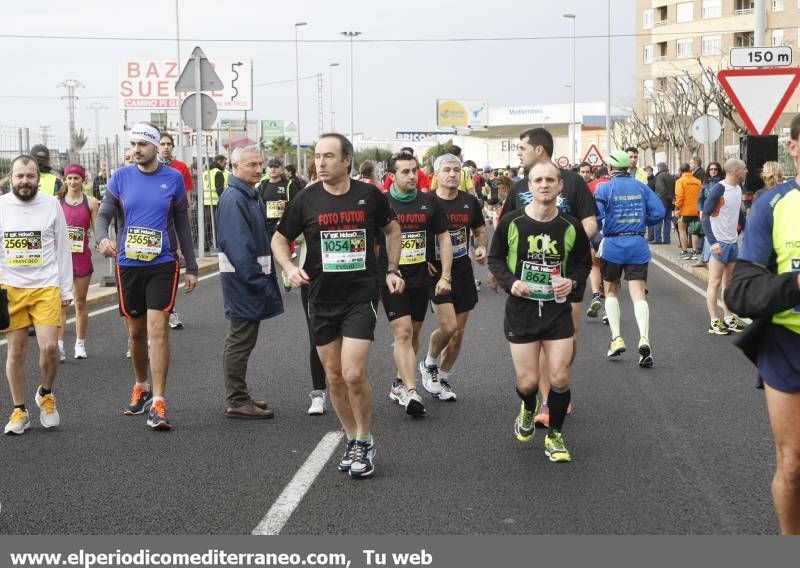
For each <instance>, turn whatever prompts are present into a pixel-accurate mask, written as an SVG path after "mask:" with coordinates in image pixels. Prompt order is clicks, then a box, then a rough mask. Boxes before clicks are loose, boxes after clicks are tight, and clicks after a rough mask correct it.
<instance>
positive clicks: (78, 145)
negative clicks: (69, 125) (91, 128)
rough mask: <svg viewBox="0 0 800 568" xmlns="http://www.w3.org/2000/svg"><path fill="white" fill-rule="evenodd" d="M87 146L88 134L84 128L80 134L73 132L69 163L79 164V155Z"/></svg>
mask: <svg viewBox="0 0 800 568" xmlns="http://www.w3.org/2000/svg"><path fill="white" fill-rule="evenodd" d="M84 146H86V134H85V133H84V132H83V128H81V130H80V132H78V131H73V132H72V136H71V137H70V144H69V161H70V162H72V163H73V164H74V163H77V162H78V161H80V160H79V158H78V154H79V153H80V151H81V150H83V147H84Z"/></svg>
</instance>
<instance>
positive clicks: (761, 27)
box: [753, 0, 767, 47]
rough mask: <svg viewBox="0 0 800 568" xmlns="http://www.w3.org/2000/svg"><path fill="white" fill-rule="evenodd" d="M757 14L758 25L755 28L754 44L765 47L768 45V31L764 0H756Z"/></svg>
mask: <svg viewBox="0 0 800 568" xmlns="http://www.w3.org/2000/svg"><path fill="white" fill-rule="evenodd" d="M755 15H756V25H755V29H754V30H753V45H754V46H755V47H764V46H765V45H766V40H765V36H766V35H767V32H766V24H765V19H766V8H765V7H764V0H755Z"/></svg>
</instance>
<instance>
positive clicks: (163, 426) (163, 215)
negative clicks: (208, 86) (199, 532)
mask: <svg viewBox="0 0 800 568" xmlns="http://www.w3.org/2000/svg"><path fill="white" fill-rule="evenodd" d="M160 134H161V133H160V132H159V130H158V128H156V127H155V126H153V125H152V124H150V123H147V122H142V123H139V124H136V125H135V126H134V127H133V128H132V129H131V130H130V135H129V136H130V143H131V148H132V149H133V159H134V161H135V162H136V165H135V166H134V165H131V166H127V167H124V168H121V169H119V170H117V171H116V172H114V175H113V176H111V179H110V180H109V181H108V190H107V191H106V196H105V198H104V199H103V203H102V204H101V206H100V213H99V215H98V216H97V235H96V239H97V243H98V245H99V246H98V248H99V250H100V252H101V253H102V254H103V255H105V256H109V257H110V256H115V257H116V258H117V263H116V264H117V291H118V294H119V309H120V312H121V313H122V314H123V315H124V316H125V317H126V319H127V322H128V330H129V334H130V338H131V355H132V357H131V360H132V362H133V372H134V376H135V379H136V381H135V384H134V387H133V393H132V395H131V401H130V404H129V406H128V407H127V408H126V409H125V414H127V415H135V414H142V413H143V412H144V411H145V410H146V409H147V407H148V406H151V408H150V412H149V413H148V416H147V425H148V426H149V427H150V428H151V429H153V430H168V429H169V428H171V424H170V422H169V420H168V419H167V415H166V412H167V405H166V400H165V399H164V396H165V394H166V383H167V371H168V370H169V331H168V329H169V314H170V311H171V310H172V308H173V306H174V305H175V295H176V293H177V290H178V280H179V278H180V266H179V264H178V257H177V247H178V243H175V242H173V239H172V235H173V234H177V238H178V241H179V243H180V247H181V249H182V250H183V254H184V256H185V258H186V275H185V277H184V289H185V292H187V293H189V292H191V291H192V290H193V289H194V288H195V286H197V262H195V257H194V245H193V243H192V232H191V225H190V224H189V216H188V214H187V210H188V208H189V204H188V202H187V200H186V190H185V188H184V184H183V177H182V176H181V174H180V173H179V172H178V171H176V170H174V169H172V168H169V167H167V166H165V165H164V164H161V163H159V161H158V159H157V157H158V144H159V140H160V139H161V136H160ZM115 214H116V215H117V218H118V221H119V225H120V226H121V227H122V230H120V231H119V233H118V234H117V242H116V243H115V242H112V241H111V240H110V239H109V238H108V227H109V224H110V223H111V219H112V217H113V216H114V215H115ZM148 340H149V343H150V353H149V356H150V364H149V367H150V374H151V375H152V379H153V385H152V389H151V388H150V384H149V383H148V382H147V371H148V361H147V358H148Z"/></svg>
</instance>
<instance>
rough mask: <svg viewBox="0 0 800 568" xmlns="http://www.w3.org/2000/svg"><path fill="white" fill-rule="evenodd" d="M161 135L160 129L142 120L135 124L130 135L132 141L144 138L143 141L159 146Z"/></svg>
mask: <svg viewBox="0 0 800 568" xmlns="http://www.w3.org/2000/svg"><path fill="white" fill-rule="evenodd" d="M160 138H161V135H160V134H159V132H158V130H157V129H156V128H154V127H152V126H150V125H149V124H145V123H143V122H140V123H139V124H135V125H134V126H133V128H131V132H130V135H129V139H130V141H131V142H133V141H134V140H142V141H143V142H149V143H150V144H152V145H153V146H156V147H158V143H159V141H160Z"/></svg>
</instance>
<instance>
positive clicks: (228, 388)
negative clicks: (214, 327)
mask: <svg viewBox="0 0 800 568" xmlns="http://www.w3.org/2000/svg"><path fill="white" fill-rule="evenodd" d="M260 325H261V322H260V321H237V320H231V327H230V329H229V330H228V337H227V338H225V350H224V352H223V356H222V368H223V372H224V374H225V395H226V398H227V401H228V406H242V405H243V404H247V403H248V402H250V401H251V400H252V399H251V397H250V393H249V391H248V390H247V361H248V359H250V353H251V352H252V351H253V349H254V348H255V346H256V342H257V341H258V328H259V326H260Z"/></svg>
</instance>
